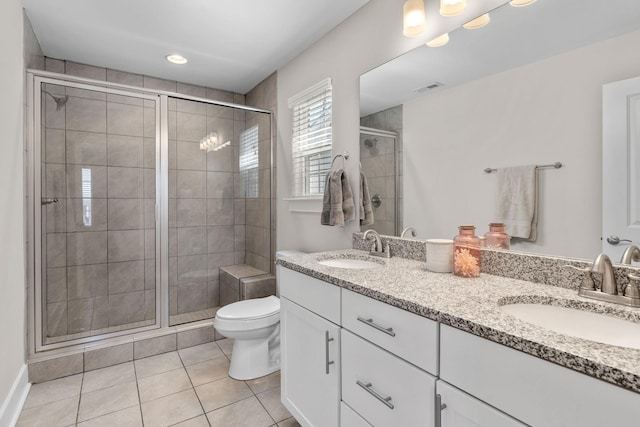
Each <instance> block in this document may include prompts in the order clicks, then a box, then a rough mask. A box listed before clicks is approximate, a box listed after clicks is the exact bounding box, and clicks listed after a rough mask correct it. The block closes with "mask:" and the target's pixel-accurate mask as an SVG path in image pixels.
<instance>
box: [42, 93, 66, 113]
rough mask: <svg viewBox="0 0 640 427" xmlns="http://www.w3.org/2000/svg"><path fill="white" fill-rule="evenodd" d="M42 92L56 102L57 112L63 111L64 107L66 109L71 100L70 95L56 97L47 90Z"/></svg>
mask: <svg viewBox="0 0 640 427" xmlns="http://www.w3.org/2000/svg"><path fill="white" fill-rule="evenodd" d="M42 92H44V93H46V94H47V95H49V96H50V97H51V98H53V100H54V101H55V102H56V111H60V110H62V107H64V104H66V103H67V101H68V100H69V95H64V96H56V95H54V94H52V93H51V92H49V91H46V90H43V91H42Z"/></svg>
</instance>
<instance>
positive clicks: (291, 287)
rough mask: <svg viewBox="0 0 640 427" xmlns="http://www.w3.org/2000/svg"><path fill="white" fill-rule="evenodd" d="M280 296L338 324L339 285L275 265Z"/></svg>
mask: <svg viewBox="0 0 640 427" xmlns="http://www.w3.org/2000/svg"><path fill="white" fill-rule="evenodd" d="M276 274H277V276H278V282H279V283H280V296H283V297H286V298H288V299H289V300H291V301H293V302H295V303H297V304H299V305H301V306H303V307H304V308H306V309H307V310H310V311H312V312H314V313H316V314H318V315H320V316H322V317H324V318H325V319H327V320H330V321H332V322H333V323H335V324H336V325H339V324H340V287H339V286H335V285H332V284H331V283H327V282H323V281H322V280H319V279H316V278H314V277H311V276H307V275H305V274H302V273H298V272H297V271H293V270H289V269H288V268H285V267H283V266H281V265H278V266H277V270H276Z"/></svg>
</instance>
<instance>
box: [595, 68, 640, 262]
mask: <svg viewBox="0 0 640 427" xmlns="http://www.w3.org/2000/svg"><path fill="white" fill-rule="evenodd" d="M618 240H619V242H618ZM630 244H635V245H638V246H640V77H636V78H633V79H628V80H622V81H619V82H615V83H609V84H606V85H604V86H603V88H602V251H603V252H604V253H606V254H607V255H609V257H610V258H611V259H612V260H613V261H614V262H618V261H620V257H621V256H622V253H623V252H624V250H625V249H626V248H627V247H628V246H629V245H630Z"/></svg>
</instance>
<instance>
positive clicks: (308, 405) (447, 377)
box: [277, 250, 640, 427]
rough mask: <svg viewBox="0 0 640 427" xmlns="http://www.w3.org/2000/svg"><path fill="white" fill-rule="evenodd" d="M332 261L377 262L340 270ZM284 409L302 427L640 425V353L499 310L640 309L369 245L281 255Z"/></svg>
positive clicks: (632, 312)
mask: <svg viewBox="0 0 640 427" xmlns="http://www.w3.org/2000/svg"><path fill="white" fill-rule="evenodd" d="M328 259H341V260H344V259H346V260H349V259H359V260H369V261H375V263H377V264H378V265H377V266H372V267H370V268H359V269H356V268H348V263H347V267H346V268H345V267H344V266H343V267H333V266H330V265H326V264H327V263H326V262H324V263H321V262H322V261H325V260H328ZM278 264H279V265H278V266H277V269H278V275H279V276H278V277H279V280H280V295H281V300H282V307H281V336H282V402H283V404H284V405H285V406H286V407H287V409H289V411H290V412H291V413H292V414H293V415H294V417H295V418H296V419H297V420H298V421H299V422H300V423H301V425H303V426H344V427H346V426H370V425H373V426H436V427H439V426H447V427H449V426H456V427H461V426H469V425H474V426H487V427H489V426H490V427H500V426H505V427H506V426H523V425H533V426H604V425H610V426H637V425H639V423H640V363H639V362H638V361H639V360H640V350H638V349H631V348H624V347H618V346H612V345H606V344H600V343H597V342H593V341H588V340H584V339H580V338H574V337H572V336H567V335H562V334H559V333H556V332H553V331H550V330H547V329H545V328H541V327H538V326H535V325H533V324H530V323H526V322H524V321H522V320H519V319H517V318H515V317H513V316H511V315H509V314H507V313H505V312H503V311H501V310H500V305H501V304H505V303H513V302H518V301H522V302H527V301H532V300H536V298H537V300H539V301H542V300H544V301H546V302H547V303H551V301H555V302H556V303H558V304H566V305H571V304H577V305H580V304H582V306H583V307H587V306H589V307H595V308H594V309H601V310H602V311H603V312H609V313H614V314H615V315H617V316H621V317H625V318H627V319H631V320H635V321H636V322H640V312H639V311H638V310H637V309H631V308H624V307H613V306H612V304H608V303H599V302H593V303H591V302H585V301H584V300H583V299H582V298H578V297H577V294H576V291H575V290H572V289H565V288H561V287H557V286H549V285H542V284H536V283H532V282H527V281H522V280H515V279H510V278H505V277H500V276H494V275H489V274H482V275H481V277H480V278H478V279H464V278H457V277H455V276H453V275H451V274H438V273H430V272H428V271H426V270H425V268H424V262H419V261H412V260H408V259H403V258H391V259H385V260H372V259H371V257H368V255H367V254H366V253H365V252H363V251H358V250H345V251H335V252H328V253H323V254H309V255H302V256H296V257H292V258H286V259H283V260H280V261H278Z"/></svg>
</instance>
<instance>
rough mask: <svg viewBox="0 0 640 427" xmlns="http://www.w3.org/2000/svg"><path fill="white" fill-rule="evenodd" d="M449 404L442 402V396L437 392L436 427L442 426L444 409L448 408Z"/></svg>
mask: <svg viewBox="0 0 640 427" xmlns="http://www.w3.org/2000/svg"><path fill="white" fill-rule="evenodd" d="M446 407H447V404H446V403H442V396H441V395H439V394H436V411H435V412H436V413H435V415H436V422H435V427H442V410H443V409H446Z"/></svg>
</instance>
